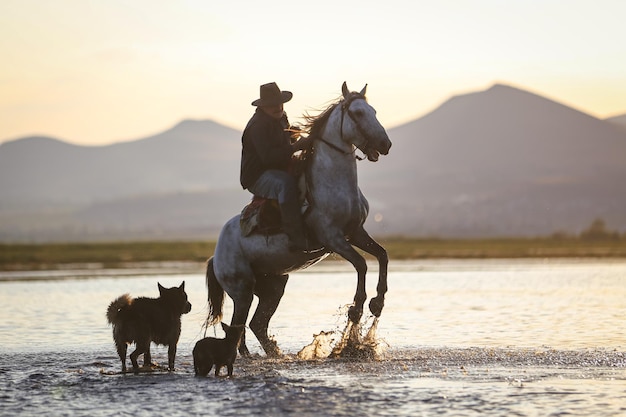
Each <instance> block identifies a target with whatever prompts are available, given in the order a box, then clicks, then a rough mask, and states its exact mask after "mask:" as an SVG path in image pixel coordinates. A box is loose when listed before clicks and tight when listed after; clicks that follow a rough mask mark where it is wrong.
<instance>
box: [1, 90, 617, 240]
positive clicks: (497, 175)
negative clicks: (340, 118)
mask: <svg viewBox="0 0 626 417" xmlns="http://www.w3.org/2000/svg"><path fill="white" fill-rule="evenodd" d="M372 104H373V105H374V106H376V103H372ZM620 120H621V119H620ZM616 122H619V120H617V121H616V120H613V118H612V119H611V120H599V119H596V118H594V117H592V116H590V115H587V114H585V113H581V112H579V111H577V110H574V109H572V108H569V107H567V106H564V105H562V104H560V103H557V102H554V101H552V100H548V99H546V98H544V97H541V96H538V95H536V94H532V93H530V92H527V91H524V90H520V89H517V88H513V87H510V86H506V85H494V86H493V87H491V88H489V89H487V90H485V91H480V92H474V93H470V94H464V95H459V96H455V97H452V98H451V99H450V100H448V101H446V102H445V103H443V104H442V105H441V106H440V107H438V108H437V109H436V110H434V111H433V112H431V113H429V114H427V115H425V116H424V117H422V118H419V119H417V120H414V121H412V122H410V123H407V124H404V125H402V126H399V127H396V128H393V129H389V130H388V133H389V136H390V138H391V140H392V141H393V147H392V148H391V152H390V154H389V155H388V156H385V157H382V158H381V159H380V160H379V161H378V162H376V163H371V162H368V161H363V162H359V178H360V185H361V188H362V190H363V192H364V193H365V195H366V196H367V197H368V199H369V201H370V206H371V207H370V208H371V214H370V218H369V219H368V224H367V228H368V230H370V232H371V233H372V234H374V235H409V236H441V237H451V236H456V237H470V236H471V237H476V236H482V237H491V236H533V235H546V234H550V233H552V232H555V231H566V232H570V233H577V232H579V231H580V230H581V229H583V228H584V227H586V226H588V225H589V224H590V223H591V222H592V220H594V219H595V218H602V219H603V220H604V221H605V222H606V225H607V227H608V228H611V229H613V230H620V231H625V230H626V193H624V192H623V190H624V185H623V184H625V183H626V164H625V163H624V161H626V131H624V130H622V129H621V127H619V125H618V124H619V123H616ZM240 135H241V132H238V131H235V130H233V129H230V128H227V127H224V126H221V125H219V124H217V123H214V122H212V121H208V120H207V121H183V122H181V123H180V124H178V125H177V126H175V127H173V128H172V129H170V130H168V131H166V132H164V133H162V134H159V135H156V136H152V137H148V138H143V139H140V140H136V141H132V142H126V143H119V144H114V145H109V146H100V147H85V146H75V145H69V144H67V143H64V142H62V141H60V140H57V139H52V138H41V137H39V138H23V139H19V140H16V141H12V142H8V143H4V144H2V145H0V195H2V199H1V200H0V241H16V240H19V241H23V240H31V241H37V240H89V239H133V238H155V237H157V238H162V239H169V238H182V237H188V238H212V237H215V235H216V234H217V232H218V231H219V228H220V227H221V225H222V224H223V223H224V221H225V220H226V219H227V218H229V217H230V216H232V215H234V214H236V213H237V212H238V211H239V210H241V208H242V207H243V205H244V204H245V203H246V202H247V201H248V200H249V197H250V196H249V194H248V193H247V192H246V191H243V190H242V189H241V187H240V186H239V181H238V179H239V157H240V146H241V141H240Z"/></svg>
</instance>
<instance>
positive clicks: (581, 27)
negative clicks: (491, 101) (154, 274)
mask: <svg viewBox="0 0 626 417" xmlns="http://www.w3.org/2000/svg"><path fill="white" fill-rule="evenodd" d="M625 19H626V1H623V0H614V1H610V0H593V1H592V0H590V1H580V0H560V1H557V0H519V1H518V0H501V1H496V0H468V1H454V0H431V1H419V0H417V1H416V0H413V1H407V0H354V1H353V0H349V1H342V0H332V1H327V0H309V1H303V2H301V1H297V0H284V1H283V0H273V1H269V2H265V1H252V0H250V1H237V0H234V1H214V0H202V1H201V0H187V1H181V0H177V1H157V0H124V1H123V0H54V1H53V0H0V57H1V62H2V64H1V65H0V142H2V141H5V140H8V139H15V138H17V137H21V136H25V135H31V134H46V135H51V136H54V137H57V138H60V139H64V140H67V141H69V142H73V143H81V144H106V143H112V142H116V141H122V140H129V139H137V138H141V137H145V136H148V135H151V134H154V133H158V132H160V131H162V130H165V129H167V128H169V127H171V126H173V125H174V124H176V123H178V122H179V121H180V120H182V119H185V118H195V119H213V120H215V121H218V122H221V123H224V124H226V125H228V126H232V127H234V128H237V129H241V128H242V127H243V126H244V125H245V123H246V122H247V121H248V119H249V117H250V116H251V114H252V111H253V110H254V108H253V107H252V106H251V105H250V102H251V101H252V100H254V99H256V98H258V93H259V85H260V84H262V83H265V82H270V81H276V82H277V83H278V85H279V86H280V87H281V88H282V89H286V90H291V91H293V93H294V99H293V100H292V101H291V102H290V103H288V104H287V105H286V107H285V108H286V110H287V112H288V113H289V115H290V118H291V119H292V120H293V121H297V119H298V117H300V116H301V115H302V113H304V112H306V111H310V112H314V111H315V109H319V108H322V107H325V105H326V104H328V102H329V101H330V100H333V99H335V98H336V97H338V95H339V93H340V87H341V83H342V82H343V81H344V80H346V81H347V82H348V85H349V87H350V88H351V89H353V90H359V89H361V88H362V87H363V85H364V84H365V83H368V84H369V87H368V97H369V100H370V103H371V104H372V105H373V106H374V107H375V108H376V109H377V111H378V115H379V119H380V120H381V122H382V123H383V124H384V125H385V126H386V127H388V128H390V127H393V126H396V125H398V124H401V123H403V122H406V121H410V120H413V119H416V118H418V117H420V116H423V115H424V114H425V113H427V112H429V111H431V110H433V109H434V108H435V107H436V106H438V105H439V104H441V103H442V102H443V101H445V100H446V99H448V98H449V97H450V96H451V95H454V94H459V93H465V92H470V91H476V90H482V89H486V88H488V87H489V86H490V85H491V84H493V83H495V82H501V83H506V84H511V85H513V86H516V87H520V88H524V89H528V90H530V91H533V92H536V93H539V94H542V95H544V96H547V97H549V98H552V99H555V100H557V101H560V102H562V103H565V104H567V105H570V106H572V107H575V108H577V109H579V110H582V111H586V112H588V113H590V114H592V115H594V116H597V117H600V118H604V117H609V116H614V115H617V114H624V113H626V20H625Z"/></svg>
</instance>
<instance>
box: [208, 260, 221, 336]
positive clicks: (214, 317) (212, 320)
mask: <svg viewBox="0 0 626 417" xmlns="http://www.w3.org/2000/svg"><path fill="white" fill-rule="evenodd" d="M206 286H207V290H208V291H209V296H208V301H209V316H208V317H207V319H206V325H207V326H213V325H215V324H217V323H219V322H220V320H222V315H223V313H222V307H223V305H224V289H223V288H222V286H221V285H220V283H219V282H217V277H216V276H215V271H214V270H213V258H212V257H211V258H210V259H209V261H208V262H207V265H206Z"/></svg>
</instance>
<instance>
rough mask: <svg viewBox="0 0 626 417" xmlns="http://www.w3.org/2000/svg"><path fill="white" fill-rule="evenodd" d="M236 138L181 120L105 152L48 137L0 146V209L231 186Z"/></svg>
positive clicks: (218, 128) (216, 126)
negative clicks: (157, 131) (148, 135)
mask: <svg viewBox="0 0 626 417" xmlns="http://www.w3.org/2000/svg"><path fill="white" fill-rule="evenodd" d="M240 146H241V141H240V133H239V132H237V131H236V130H234V129H231V128H228V127H225V126H222V125H220V124H217V123H215V122H212V121H209V120H205V121H194V120H186V121H183V122H181V123H179V124H178V125H176V126H174V127H173V128H172V129H170V130H167V131H165V132H163V133H161V134H158V135H155V136H151V137H147V138H143V139H139V140H135V141H131V142H123V143H117V144H114V145H107V146H77V145H71V144H68V143H65V142H62V141H60V140H57V139H53V138H47V137H28V138H23V139H19V140H15V141H12V142H6V143H3V144H1V145H0V193H1V195H2V196H3V198H2V202H0V208H6V207H7V206H9V207H19V206H22V205H24V204H30V205H40V204H43V205H50V204H54V205H58V204H75V203H78V204H84V203H92V202H94V201H108V200H112V199H116V198H123V197H129V196H135V195H143V194H155V193H171V192H173V191H176V192H185V191H207V190H212V189H224V188H233V187H235V186H238V184H239V183H238V175H239V174H238V173H239V167H238V165H237V163H236V162H235V163H233V161H237V160H238V158H239V154H240V152H241V151H240Z"/></svg>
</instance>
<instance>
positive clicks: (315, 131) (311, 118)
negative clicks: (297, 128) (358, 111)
mask: <svg viewBox="0 0 626 417" xmlns="http://www.w3.org/2000/svg"><path fill="white" fill-rule="evenodd" d="M358 98H362V99H364V100H365V96H364V95H361V94H359V93H357V92H355V91H353V92H351V93H350V94H349V95H348V97H346V98H344V97H343V96H342V97H339V98H338V99H337V100H335V101H334V102H332V103H331V104H330V105H329V106H328V107H327V108H326V109H325V110H322V111H321V112H320V113H319V114H317V115H311V114H309V113H308V112H307V113H305V114H304V116H303V117H304V124H303V125H302V126H301V128H302V130H303V131H305V132H308V134H309V137H320V136H321V131H322V129H323V128H324V126H326V122H328V118H329V117H330V115H331V113H332V112H333V110H335V108H336V107H337V106H340V105H341V106H344V105H346V106H347V105H350V103H351V102H352V100H355V99H358Z"/></svg>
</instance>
